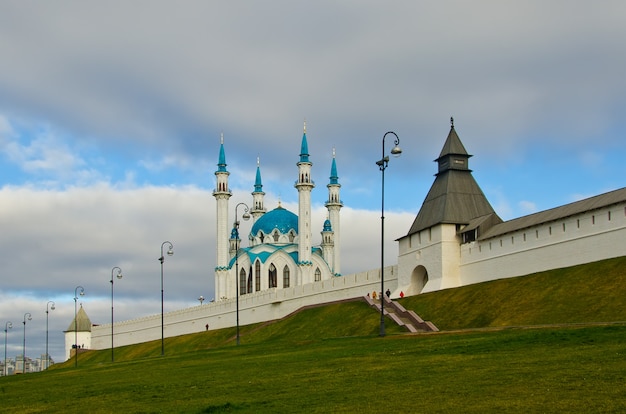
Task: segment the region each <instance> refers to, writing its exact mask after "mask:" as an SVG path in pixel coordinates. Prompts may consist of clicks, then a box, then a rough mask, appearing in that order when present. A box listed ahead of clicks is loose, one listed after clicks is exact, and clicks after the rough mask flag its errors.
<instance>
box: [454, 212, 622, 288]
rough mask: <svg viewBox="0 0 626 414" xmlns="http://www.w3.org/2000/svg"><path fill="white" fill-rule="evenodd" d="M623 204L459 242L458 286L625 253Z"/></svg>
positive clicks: (573, 264) (593, 260)
mask: <svg viewBox="0 0 626 414" xmlns="http://www.w3.org/2000/svg"><path fill="white" fill-rule="evenodd" d="M625 242H626V206H625V205H624V203H620V204H617V205H612V206H607V207H605V208H600V209H596V210H593V211H589V212H586V213H583V214H578V215H574V216H570V217H566V218H563V219H561V220H555V221H551V222H547V223H542V224H540V225H537V226H532V227H528V228H526V229H522V230H518V231H514V232H511V233H507V234H502V235H498V236H496V237H492V238H490V239H487V240H481V241H475V242H471V243H466V244H462V245H461V266H460V274H461V276H460V282H461V285H469V284H472V283H479V282H484V281H487V280H494V279H501V278H507V277H515V276H522V275H527V274H531V273H535V272H540V271H544V270H549V269H557V268H561V267H567V266H575V265H578V264H583V263H590V262H595V261H598V260H603V259H609V258H613V257H619V256H624V255H626V245H625Z"/></svg>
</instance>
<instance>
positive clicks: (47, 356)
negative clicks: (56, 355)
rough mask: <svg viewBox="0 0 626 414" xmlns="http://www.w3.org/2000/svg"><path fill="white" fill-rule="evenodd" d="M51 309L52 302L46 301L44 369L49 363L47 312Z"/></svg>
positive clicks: (52, 308) (52, 307)
mask: <svg viewBox="0 0 626 414" xmlns="http://www.w3.org/2000/svg"><path fill="white" fill-rule="evenodd" d="M50 304H52V306H50ZM51 310H54V302H53V301H51V300H49V301H48V303H46V364H45V366H44V369H48V366H49V364H50V355H49V354H48V314H49V313H50V311H51Z"/></svg>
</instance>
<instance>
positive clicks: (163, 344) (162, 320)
mask: <svg viewBox="0 0 626 414" xmlns="http://www.w3.org/2000/svg"><path fill="white" fill-rule="evenodd" d="M166 244H168V245H169V249H168V250H167V255H168V256H171V255H173V254H174V250H173V249H174V246H173V245H172V243H170V242H168V241H164V242H163V243H161V257H159V261H160V262H161V355H165V339H164V338H165V335H164V326H165V324H164V319H163V262H164V261H165V256H164V255H163V246H165V245H166Z"/></svg>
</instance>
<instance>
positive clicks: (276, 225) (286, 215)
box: [250, 206, 298, 236]
mask: <svg viewBox="0 0 626 414" xmlns="http://www.w3.org/2000/svg"><path fill="white" fill-rule="evenodd" d="M274 229H278V231H279V232H280V233H281V234H287V233H289V231H290V230H294V231H295V232H296V234H298V216H296V215H295V214H293V213H292V212H291V211H289V210H285V209H284V208H282V207H280V206H279V207H276V208H275V209H274V210H272V211H268V212H267V213H265V214H263V215H262V216H261V217H260V218H259V219H258V220H257V221H256V222H255V223H254V226H252V230H250V233H251V234H252V235H254V236H256V235H257V234H259V231H262V232H263V233H265V234H266V235H267V234H271V233H272V232H273V231H274Z"/></svg>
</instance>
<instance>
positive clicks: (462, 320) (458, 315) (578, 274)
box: [400, 257, 626, 330]
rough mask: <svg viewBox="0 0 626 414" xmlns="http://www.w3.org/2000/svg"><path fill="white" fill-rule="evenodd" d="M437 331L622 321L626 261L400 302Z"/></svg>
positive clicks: (625, 301) (625, 313)
mask: <svg viewBox="0 0 626 414" xmlns="http://www.w3.org/2000/svg"><path fill="white" fill-rule="evenodd" d="M400 303H402V305H403V306H404V307H406V308H407V309H412V310H414V311H415V312H416V313H417V314H418V315H420V316H421V317H422V318H423V319H424V320H430V321H432V322H433V323H434V324H435V325H437V327H438V328H439V329H445V330H450V329H466V328H481V327H497V326H524V325H542V324H566V323H589V322H613V321H626V257H619V258H616V259H610V260H604V261H600V262H594V263H589V264H584V265H580V266H574V267H569V268H564V269H556V270H551V271H547V272H541V273H535V274H532V275H528V276H522V277H516V278H510V279H501V280H495V281H491V282H485V283H479V284H475V285H470V286H464V287H462V288H457V289H447V290H442V291H439V292H432V293H426V294H423V295H418V296H412V297H407V298H404V299H402V300H401V301H400Z"/></svg>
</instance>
